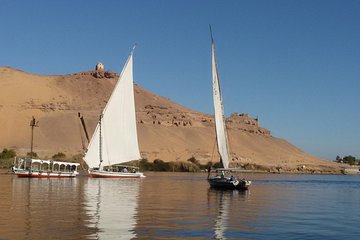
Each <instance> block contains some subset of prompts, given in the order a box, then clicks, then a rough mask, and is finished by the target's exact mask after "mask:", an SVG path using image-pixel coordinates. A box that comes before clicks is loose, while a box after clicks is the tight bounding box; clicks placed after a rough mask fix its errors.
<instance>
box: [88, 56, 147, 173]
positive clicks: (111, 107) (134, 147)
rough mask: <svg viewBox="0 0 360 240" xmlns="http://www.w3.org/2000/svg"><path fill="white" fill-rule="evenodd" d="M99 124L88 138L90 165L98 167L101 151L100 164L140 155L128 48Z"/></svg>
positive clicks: (125, 160) (130, 58) (138, 157)
mask: <svg viewBox="0 0 360 240" xmlns="http://www.w3.org/2000/svg"><path fill="white" fill-rule="evenodd" d="M101 142H102V144H101V150H100V124H99V123H98V125H97V126H96V129H95V132H94V134H93V136H92V138H91V141H90V143H89V146H88V150H87V152H86V155H85V161H86V163H87V164H88V166H89V167H90V168H94V167H98V166H99V163H100V151H101V154H102V159H103V164H102V165H105V166H106V165H113V164H118V163H123V162H128V161H131V160H138V159H140V158H141V156H140V151H139V144H138V139H137V130H136V117H135V100H134V85H133V52H131V54H130V56H129V58H128V60H127V62H126V64H125V66H124V68H123V70H122V72H121V74H120V77H119V80H118V82H117V83H116V86H115V88H114V90H113V92H112V94H111V96H110V99H109V101H108V103H107V105H106V106H105V109H104V111H103V113H102V119H101Z"/></svg>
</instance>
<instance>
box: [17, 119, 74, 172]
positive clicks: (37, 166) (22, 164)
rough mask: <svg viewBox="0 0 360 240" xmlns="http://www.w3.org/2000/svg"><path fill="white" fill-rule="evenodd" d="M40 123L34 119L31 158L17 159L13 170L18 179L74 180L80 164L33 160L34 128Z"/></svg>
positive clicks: (32, 122) (32, 120) (31, 122)
mask: <svg viewBox="0 0 360 240" xmlns="http://www.w3.org/2000/svg"><path fill="white" fill-rule="evenodd" d="M38 126H39V125H38V121H36V120H35V118H34V117H32V119H31V121H30V127H31V148H30V157H29V158H15V160H14V166H13V167H12V168H11V170H12V171H13V172H14V173H15V174H16V175H17V176H18V177H28V178H72V177H76V176H77V175H78V174H79V172H78V167H79V165H80V164H79V163H73V162H60V161H54V160H42V159H33V158H32V157H33V155H34V153H33V142H34V128H35V127H38Z"/></svg>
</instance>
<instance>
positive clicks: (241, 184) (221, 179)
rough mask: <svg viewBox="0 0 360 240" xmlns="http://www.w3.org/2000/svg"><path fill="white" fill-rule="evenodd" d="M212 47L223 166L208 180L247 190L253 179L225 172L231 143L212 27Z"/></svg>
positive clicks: (211, 185) (214, 86) (211, 183)
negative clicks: (229, 175)
mask: <svg viewBox="0 0 360 240" xmlns="http://www.w3.org/2000/svg"><path fill="white" fill-rule="evenodd" d="M210 35H211V49H212V78H213V81H212V85H213V99H214V111H215V129H216V142H217V147H218V152H219V155H220V162H221V163H222V165H223V168H218V169H215V170H209V175H208V178H207V180H208V182H209V184H210V187H212V188H217V189H238V190H246V189H248V188H249V186H250V185H251V181H249V180H245V179H236V178H235V177H233V176H231V177H226V176H225V174H226V173H227V172H229V171H230V170H231V169H229V159H230V154H229V153H230V151H229V143H228V136H227V131H226V125H225V119H224V110H223V104H222V98H221V92H220V80H219V75H218V69H217V64H216V57H215V45H214V40H213V37H212V32H211V27H210ZM211 172H216V173H217V174H216V176H211Z"/></svg>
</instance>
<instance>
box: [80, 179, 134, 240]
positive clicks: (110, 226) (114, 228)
mask: <svg viewBox="0 0 360 240" xmlns="http://www.w3.org/2000/svg"><path fill="white" fill-rule="evenodd" d="M84 189H85V199H86V200H85V202H86V205H85V206H86V207H85V209H86V212H87V215H88V216H90V217H92V218H91V220H90V221H89V223H88V227H90V228H94V229H95V231H96V234H95V236H90V237H95V238H96V239H131V238H134V237H135V234H134V232H133V229H134V227H135V225H136V215H137V205H138V196H139V189H140V184H139V180H138V179H134V180H131V179H124V180H123V179H121V180H120V182H119V179H116V180H113V179H106V180H105V181H104V179H91V178H90V179H88V180H87V182H86V183H85V187H84Z"/></svg>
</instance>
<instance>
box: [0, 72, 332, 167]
mask: <svg viewBox="0 0 360 240" xmlns="http://www.w3.org/2000/svg"><path fill="white" fill-rule="evenodd" d="M117 78H118V76H117V75H116V74H115V73H113V72H111V71H88V72H83V73H76V74H70V75H51V76H42V75H34V74H28V73H25V72H22V71H19V70H15V69H12V68H8V67H0V132H1V135H0V149H1V148H4V147H7V148H14V149H16V151H17V152H19V153H26V152H28V151H29V145H30V127H29V121H30V119H31V117H32V116H35V117H36V118H37V119H38V120H39V125H40V127H39V128H37V129H36V131H35V151H36V152H37V153H38V154H39V155H40V156H41V157H51V156H52V155H53V154H54V153H57V152H64V153H65V154H66V155H67V156H71V155H74V154H79V153H82V151H83V150H82V149H83V147H85V146H86V145H87V143H84V142H83V143H82V139H84V137H83V136H82V130H81V127H80V122H79V119H78V112H81V113H82V114H83V115H84V117H85V121H86V123H87V126H88V130H89V132H90V134H92V132H93V131H94V129H95V126H96V123H97V120H98V116H99V114H100V112H101V110H102V109H103V108H104V106H105V104H106V102H107V100H108V98H109V96H110V94H111V92H112V89H113V87H114V86H115V83H116V81H117ZM135 103H136V111H137V112H136V115H137V127H138V136H139V137H138V138H139V144H140V151H141V154H142V156H143V157H144V158H148V159H149V160H154V159H162V160H164V161H186V160H187V159H189V158H191V157H195V158H196V159H198V160H200V161H201V162H203V163H206V162H208V161H213V162H215V161H218V156H217V153H216V152H217V150H216V144H215V128H214V120H213V116H211V115H208V114H204V113H200V112H196V111H192V110H190V109H188V108H186V107H184V106H181V105H179V104H177V103H174V102H171V101H170V100H168V99H167V98H164V97H161V96H158V95H155V94H153V93H151V92H149V91H147V90H145V89H143V88H141V87H140V86H138V85H136V84H135ZM226 125H227V128H228V133H229V142H230V148H231V155H232V162H231V165H232V166H238V165H244V164H258V165H262V166H267V167H269V168H277V167H279V166H281V167H283V168H289V169H296V168H298V167H299V166H303V165H306V166H313V168H316V167H319V166H325V165H326V166H329V165H331V163H329V162H327V161H323V160H320V159H317V158H315V157H313V156H310V155H308V154H306V153H305V152H303V151H301V150H300V149H298V148H296V147H295V146H293V145H291V144H290V143H288V142H286V141H285V140H282V139H279V138H275V137H273V136H271V134H270V131H269V130H268V129H265V128H262V127H261V126H260V124H259V121H258V119H257V118H251V117H249V116H248V115H247V114H244V113H243V114H238V113H233V114H232V115H231V116H230V117H229V118H228V119H227V120H226Z"/></svg>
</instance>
